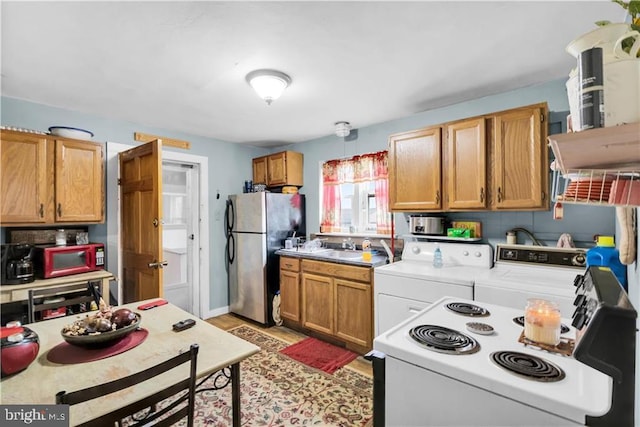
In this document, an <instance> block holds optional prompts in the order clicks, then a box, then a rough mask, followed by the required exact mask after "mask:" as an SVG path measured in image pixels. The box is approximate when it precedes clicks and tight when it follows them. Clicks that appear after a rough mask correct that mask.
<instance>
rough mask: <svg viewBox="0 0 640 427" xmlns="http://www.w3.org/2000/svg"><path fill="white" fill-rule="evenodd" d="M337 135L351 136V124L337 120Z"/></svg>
mask: <svg viewBox="0 0 640 427" xmlns="http://www.w3.org/2000/svg"><path fill="white" fill-rule="evenodd" d="M335 126H336V135H337V136H340V137H343V138H344V137H345V136H349V133H351V124H350V123H349V122H336V123H335Z"/></svg>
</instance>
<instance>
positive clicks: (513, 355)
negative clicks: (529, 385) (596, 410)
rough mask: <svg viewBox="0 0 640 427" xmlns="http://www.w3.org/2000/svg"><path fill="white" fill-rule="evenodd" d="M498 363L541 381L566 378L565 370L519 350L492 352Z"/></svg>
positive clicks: (520, 374) (524, 376) (515, 372)
mask: <svg viewBox="0 0 640 427" xmlns="http://www.w3.org/2000/svg"><path fill="white" fill-rule="evenodd" d="M491 360H492V361H493V363H495V364H496V365H498V366H500V367H501V368H504V369H506V370H507V371H509V372H511V373H513V374H515V375H518V376H520V377H523V378H526V379H529V380H533V381H540V382H556V381H561V380H562V379H564V376H565V375H564V371H563V370H562V369H560V368H559V367H557V366H556V365H554V364H553V363H551V362H548V361H546V360H544V359H541V358H539V357H537V356H532V355H530V354H526V353H520V352H517V351H496V352H493V353H491Z"/></svg>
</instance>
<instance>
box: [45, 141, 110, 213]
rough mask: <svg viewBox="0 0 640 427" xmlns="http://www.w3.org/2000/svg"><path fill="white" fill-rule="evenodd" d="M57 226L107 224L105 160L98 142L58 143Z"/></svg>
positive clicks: (56, 170) (56, 168) (56, 167)
mask: <svg viewBox="0 0 640 427" xmlns="http://www.w3.org/2000/svg"><path fill="white" fill-rule="evenodd" d="M55 144H56V159H55V176H56V180H55V182H56V207H55V215H56V221H57V222H102V221H103V220H104V188H103V185H104V172H103V165H104V158H103V152H102V145H101V144H98V143H94V142H86V141H73V140H56V142H55Z"/></svg>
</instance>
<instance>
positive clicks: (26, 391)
mask: <svg viewBox="0 0 640 427" xmlns="http://www.w3.org/2000/svg"><path fill="white" fill-rule="evenodd" d="M148 301H152V300H147V301H141V302H136V303H132V304H125V305H124V306H123V307H127V308H130V309H132V310H134V311H136V312H138V313H140V314H141V316H142V322H141V327H142V328H145V329H147V330H148V331H149V335H148V336H147V338H146V340H145V341H144V342H143V343H141V344H140V345H138V346H137V347H135V348H133V349H131V350H129V351H126V352H124V353H120V354H118V355H115V356H112V357H108V358H106V359H102V360H97V361H95V362H88V363H80V364H69V365H63V364H55V363H52V362H49V361H48V360H47V352H48V351H49V350H50V349H52V348H54V347H55V346H57V345H58V344H60V343H62V342H63V339H62V337H61V335H60V331H61V330H62V328H63V327H64V326H65V325H67V324H69V323H72V322H73V321H74V320H76V319H77V318H79V317H80V316H79V315H77V316H67V317H61V318H57V319H52V320H46V321H44V322H38V323H32V324H29V325H25V326H28V327H29V328H30V329H32V330H34V331H35V332H36V333H37V334H38V337H39V339H40V351H39V353H38V356H37V358H36V360H34V361H33V363H32V364H31V365H29V367H28V368H27V369H26V370H24V371H22V372H20V373H17V374H14V375H13V376H10V377H7V378H3V379H2V381H1V382H0V403H2V404H55V395H56V393H58V392H59V391H62V390H64V391H67V392H70V391H74V390H79V389H83V388H85V387H90V386H94V385H97V384H101V383H104V382H108V381H112V380H114V379H117V378H121V377H123V376H126V375H130V374H133V373H135V372H138V371H141V370H143V369H146V368H148V367H150V366H153V365H156V364H158V363H160V362H162V361H164V360H167V359H169V358H171V357H172V356H175V355H177V354H178V353H179V352H180V351H186V350H188V349H189V346H190V345H191V344H193V343H197V344H198V345H199V346H200V350H199V352H198V365H197V366H198V367H197V370H198V377H199V378H204V377H206V376H209V375H211V374H214V373H216V372H219V371H220V372H219V373H224V375H225V376H226V377H227V378H228V380H230V382H231V387H232V406H233V408H232V409H233V425H234V426H239V425H240V384H239V381H240V361H241V360H243V359H245V358H247V357H249V356H251V355H252V354H255V353H257V352H258V351H259V350H260V348H259V347H257V346H256V345H254V344H251V343H249V342H247V341H244V340H242V339H240V338H238V337H236V336H234V335H232V334H230V333H228V332H225V331H223V330H221V329H219V328H217V327H215V326H213V325H211V324H209V323H207V322H205V321H203V320H200V319H198V318H197V317H194V316H193V315H191V314H189V313H187V312H186V311H184V310H182V309H180V308H178V307H176V306H174V305H172V304H167V305H163V306H160V307H156V308H153V309H150V310H145V311H141V310H138V309H137V307H138V306H139V305H140V304H142V303H144V302H148ZM84 315H85V314H83V315H82V316H84ZM185 319H194V320H195V321H196V324H195V326H193V327H192V328H190V329H187V330H184V331H181V332H174V331H173V329H172V325H173V324H174V323H176V322H178V321H180V320H185ZM224 368H229V369H225V371H227V372H230V375H227V374H226V373H225V371H221V370H223V369H224ZM173 371H175V372H173ZM173 371H172V375H162V377H168V378H163V380H162V381H161V380H157V381H155V380H154V381H150V383H152V384H141V385H137V386H135V387H134V388H133V390H132V392H131V393H126V394H125V393H115V394H114V395H112V396H106V397H104V398H99V399H95V400H94V401H90V402H87V403H81V404H77V405H73V406H71V407H70V418H71V425H76V424H80V423H82V422H85V421H87V420H90V419H93V418H96V417H99V416H100V415H103V414H106V413H108V412H110V411H112V410H114V409H117V408H119V407H122V406H124V405H126V404H127V403H130V402H133V401H135V400H138V399H140V398H142V397H144V396H146V395H148V394H150V393H151V392H153V391H154V390H157V389H159V388H162V387H165V386H168V385H169V384H172V383H175V382H177V381H179V380H180V379H181V378H183V377H184V376H185V375H188V364H187V365H185V366H182V367H180V368H179V369H174V370H173ZM228 382H229V381H227V383H225V384H224V385H225V386H226V384H228Z"/></svg>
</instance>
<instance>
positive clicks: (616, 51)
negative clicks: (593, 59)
mask: <svg viewBox="0 0 640 427" xmlns="http://www.w3.org/2000/svg"><path fill="white" fill-rule="evenodd" d="M629 37H633V38H634V39H635V40H636V42H635V43H634V45H633V46H632V48H631V51H630V52H629V53H627V52H625V51H623V50H622V41H623V40H626V39H628V38H629ZM594 47H601V48H602V54H603V62H604V63H605V64H607V63H609V62H612V61H617V60H620V59H630V58H636V57H637V54H638V50H640V33H638V32H637V31H635V30H631V26H630V25H629V24H608V25H604V26H602V27H598V28H596V29H595V30H593V31H590V32H588V33H586V34H583V35H581V36H580V37H578V38H576V39H575V40H573V41H572V42H571V43H569V45H568V46H567V48H566V51H567V52H568V53H569V54H570V55H571V56H573V57H574V58H578V56H579V55H580V54H581V53H582V52H584V51H585V50H587V49H591V48H594Z"/></svg>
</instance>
